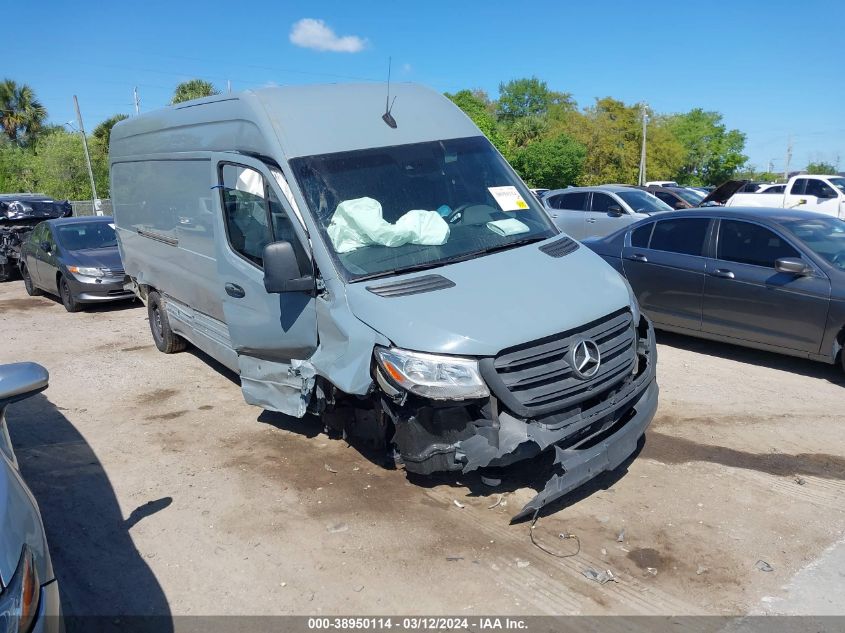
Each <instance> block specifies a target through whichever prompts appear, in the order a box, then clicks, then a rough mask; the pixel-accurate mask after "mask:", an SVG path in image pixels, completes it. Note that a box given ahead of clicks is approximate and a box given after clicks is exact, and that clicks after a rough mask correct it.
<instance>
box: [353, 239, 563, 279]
mask: <svg viewBox="0 0 845 633" xmlns="http://www.w3.org/2000/svg"><path fill="white" fill-rule="evenodd" d="M545 239H547V238H545V237H540V236H536V235H535V236H533V237H524V238H522V239H521V240H514V241H513V242H508V243H507V244H496V245H495V246H488V247H487V248H483V249H481V250H478V251H470V252H469V253H461V254H460V255H453V256H452V257H446V258H445V259H438V260H435V261H431V262H422V263H419V264H411V265H410V266H403V267H402V268H394V269H391V270H383V271H381V272H377V273H372V274H370V275H363V276H361V277H356V278H355V279H353V280H351V281H352V283H355V282H358V281H365V280H367V279H378V278H379V277H392V276H393V275H404V274H405V273H412V272H416V271H418V270H428V269H430V268H440V267H441V266H445V265H446V264H454V263H456V262H463V261H466V260H468V259H475V258H476V257H478V256H479V255H488V254H490V253H496V252H498V251H504V250H508V249H510V248H515V247H517V246H524V245H525V244H533V243H534V242H542V241H543V240H545Z"/></svg>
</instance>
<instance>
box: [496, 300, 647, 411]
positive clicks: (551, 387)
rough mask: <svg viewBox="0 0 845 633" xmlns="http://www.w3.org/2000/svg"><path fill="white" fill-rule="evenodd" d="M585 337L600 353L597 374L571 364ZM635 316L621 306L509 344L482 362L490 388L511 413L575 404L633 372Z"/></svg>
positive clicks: (597, 396)
mask: <svg viewBox="0 0 845 633" xmlns="http://www.w3.org/2000/svg"><path fill="white" fill-rule="evenodd" d="M581 339H590V340H592V341H594V342H595V343H596V344H597V345H598V348H599V351H600V353H601V364H600V365H599V368H598V371H597V372H596V375H595V376H592V377H591V378H587V379H582V378H579V377H578V376H577V375H576V374H575V373H574V372H573V370H572V367H571V366H570V364H569V360H568V356H569V350H570V348H571V346H572V344H573V343H575V342H577V341H579V340H581ZM635 341H636V331H635V328H634V323H633V317H632V316H631V312H630V310H628V309H623V310H620V311H617V312H614V313H612V314H609V315H607V316H606V317H604V318H601V319H598V320H596V321H593V322H592V323H588V324H586V325H584V326H582V327H579V328H576V329H573V330H569V331H567V332H563V333H561V334H557V335H553V336H548V337H546V338H543V339H540V340H537V341H532V342H530V343H525V344H523V345H519V346H515V347H511V348H509V349H506V350H504V351H503V352H502V353H501V354H499V355H498V356H497V357H496V358H494V359H486V360H483V361H482V362H481V369H482V372H483V373H484V377H485V379H486V380H487V382H488V384H489V386H490V389H491V390H492V391H493V393H494V394H495V395H496V397H497V398H499V400H500V401H501V402H502V403H503V404H504V405H505V406H506V407H507V408H508V409H510V410H511V411H512V412H513V413H515V414H517V415H519V416H521V417H525V418H536V417H538V416H545V415H548V414H550V413H554V412H558V411H563V410H565V409H568V408H572V407H575V406H577V405H579V404H580V403H582V402H584V401H585V400H591V401H595V400H596V399H601V397H602V394H604V393H605V392H607V391H608V390H610V389H612V388H614V387H615V386H617V385H618V384H619V383H620V382H622V381H623V380H624V379H625V378H626V377H628V376H630V375H631V372H632V370H633V368H634V363H635V362H636V356H637V355H636V346H635Z"/></svg>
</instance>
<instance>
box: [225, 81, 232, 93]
mask: <svg viewBox="0 0 845 633" xmlns="http://www.w3.org/2000/svg"><path fill="white" fill-rule="evenodd" d="M226 92H228V93H229V94H232V80H231V79H227V80H226Z"/></svg>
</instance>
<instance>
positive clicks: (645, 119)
mask: <svg viewBox="0 0 845 633" xmlns="http://www.w3.org/2000/svg"><path fill="white" fill-rule="evenodd" d="M640 110H641V112H642V115H643V145H642V149H641V151H640V174H639V177H638V178H637V181H638V182H637V184H638V185H640V186H641V187H642V186H644V185H645V183H646V171H645V144H646V133H647V127H648V106H647V105H646V104H645V103H641V104H640Z"/></svg>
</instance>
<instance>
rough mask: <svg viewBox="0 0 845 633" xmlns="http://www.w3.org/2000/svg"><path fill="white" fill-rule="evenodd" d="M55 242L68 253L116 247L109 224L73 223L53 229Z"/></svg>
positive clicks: (113, 234) (115, 238)
mask: <svg viewBox="0 0 845 633" xmlns="http://www.w3.org/2000/svg"><path fill="white" fill-rule="evenodd" d="M53 231H54V234H55V236H56V241H57V242H58V243H59V244H61V245H62V246H64V247H65V248H66V249H68V250H69V251H82V250H88V249H96V248H110V247H112V246H117V236H116V235H115V232H114V225H113V224H112V223H111V222H74V223H72V224H65V225H64V226H57V227H54V228H53Z"/></svg>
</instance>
